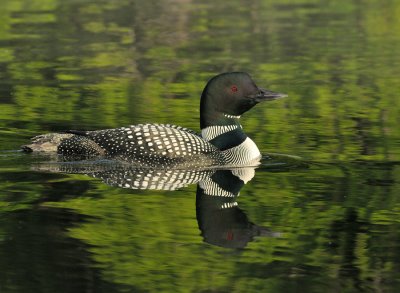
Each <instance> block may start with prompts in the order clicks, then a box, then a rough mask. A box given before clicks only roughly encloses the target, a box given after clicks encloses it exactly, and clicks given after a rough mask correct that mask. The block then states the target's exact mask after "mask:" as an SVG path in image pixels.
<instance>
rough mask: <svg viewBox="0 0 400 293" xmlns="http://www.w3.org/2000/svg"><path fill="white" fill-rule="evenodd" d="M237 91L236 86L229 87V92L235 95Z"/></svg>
mask: <svg viewBox="0 0 400 293" xmlns="http://www.w3.org/2000/svg"><path fill="white" fill-rule="evenodd" d="M237 91H238V88H237V86H236V85H233V86H231V92H232V93H236V92H237Z"/></svg>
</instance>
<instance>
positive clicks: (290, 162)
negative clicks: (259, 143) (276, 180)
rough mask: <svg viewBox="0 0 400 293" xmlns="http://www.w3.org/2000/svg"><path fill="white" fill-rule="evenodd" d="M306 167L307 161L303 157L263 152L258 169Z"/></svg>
mask: <svg viewBox="0 0 400 293" xmlns="http://www.w3.org/2000/svg"><path fill="white" fill-rule="evenodd" d="M308 167H309V163H308V162H306V161H305V160H304V159H303V158H301V157H298V156H294V155H286V154H278V153H264V154H263V156H262V158H261V161H260V169H266V170H271V169H272V170H281V171H284V170H287V169H293V168H308Z"/></svg>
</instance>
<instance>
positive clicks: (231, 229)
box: [199, 199, 276, 248]
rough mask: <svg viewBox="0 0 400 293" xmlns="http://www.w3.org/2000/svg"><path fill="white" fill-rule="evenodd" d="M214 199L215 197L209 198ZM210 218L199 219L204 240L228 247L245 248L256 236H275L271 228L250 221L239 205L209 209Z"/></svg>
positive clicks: (207, 212)
mask: <svg viewBox="0 0 400 293" xmlns="http://www.w3.org/2000/svg"><path fill="white" fill-rule="evenodd" d="M209 200H213V199H209ZM205 213H206V214H207V216H208V217H209V218H208V219H206V218H203V219H202V221H201V222H200V221H199V226H200V229H201V231H202V236H203V238H204V241H205V242H207V243H209V244H212V245H217V246H221V247H226V248H244V247H246V245H247V243H248V242H250V241H252V240H253V239H254V237H255V236H275V235H276V233H274V232H271V230H270V229H269V228H266V227H261V226H258V225H256V224H253V223H252V222H250V221H249V219H248V218H247V216H246V214H245V213H244V212H243V211H242V210H241V209H240V208H239V207H237V206H233V207H229V206H228V207H226V208H222V209H212V208H211V209H209V210H207V211H206V212H205Z"/></svg>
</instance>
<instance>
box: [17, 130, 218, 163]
mask: <svg viewBox="0 0 400 293" xmlns="http://www.w3.org/2000/svg"><path fill="white" fill-rule="evenodd" d="M43 137H44V138H46V140H44V139H40V138H43ZM55 138H57V139H55ZM49 141H51V142H52V148H51V149H44V148H42V147H41V146H42V145H43V143H44V142H46V143H48V142H49ZM23 149H25V150H29V149H30V150H31V151H44V152H48V151H52V152H57V153H58V154H61V155H64V156H67V157H68V156H71V157H74V156H88V157H89V156H91V157H92V156H104V157H107V158H115V159H120V160H124V161H127V162H130V163H134V164H136V165H138V166H142V167H169V166H174V167H185V168H186V167H198V166H212V165H214V166H216V165H224V164H225V161H224V158H223V156H222V154H221V152H220V151H219V150H218V149H217V148H216V147H215V146H213V145H212V144H210V143H209V142H207V141H205V140H204V139H202V138H201V136H200V135H199V134H197V133H196V132H195V131H193V130H190V129H188V128H184V127H181V126H177V125H171V124H137V125H131V126H128V127H120V128H114V129H104V130H96V131H83V132H81V131H75V130H71V131H67V132H66V133H65V134H57V133H52V134H46V135H42V136H38V137H36V138H33V140H32V144H31V145H27V146H23Z"/></svg>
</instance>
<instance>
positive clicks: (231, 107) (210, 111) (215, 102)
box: [200, 72, 286, 129]
mask: <svg viewBox="0 0 400 293" xmlns="http://www.w3.org/2000/svg"><path fill="white" fill-rule="evenodd" d="M285 96H286V95H285V94H281V93H275V92H272V91H269V90H265V89H262V88H259V87H258V86H257V85H256V84H255V83H254V81H253V80H252V79H251V77H250V75H248V74H247V73H245V72H227V73H222V74H219V75H217V76H215V77H213V78H212V79H211V80H210V81H209V82H208V83H207V85H206V87H205V88H204V90H203V93H202V95H201V103H200V116H201V117H200V119H201V121H200V123H201V128H202V129H203V128H205V127H208V126H212V125H226V124H229V120H230V119H235V118H239V116H240V115H242V114H243V113H245V112H246V111H248V110H250V109H251V108H253V107H254V106H255V105H256V104H258V103H259V102H262V101H269V100H274V99H277V98H281V97H285Z"/></svg>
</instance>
